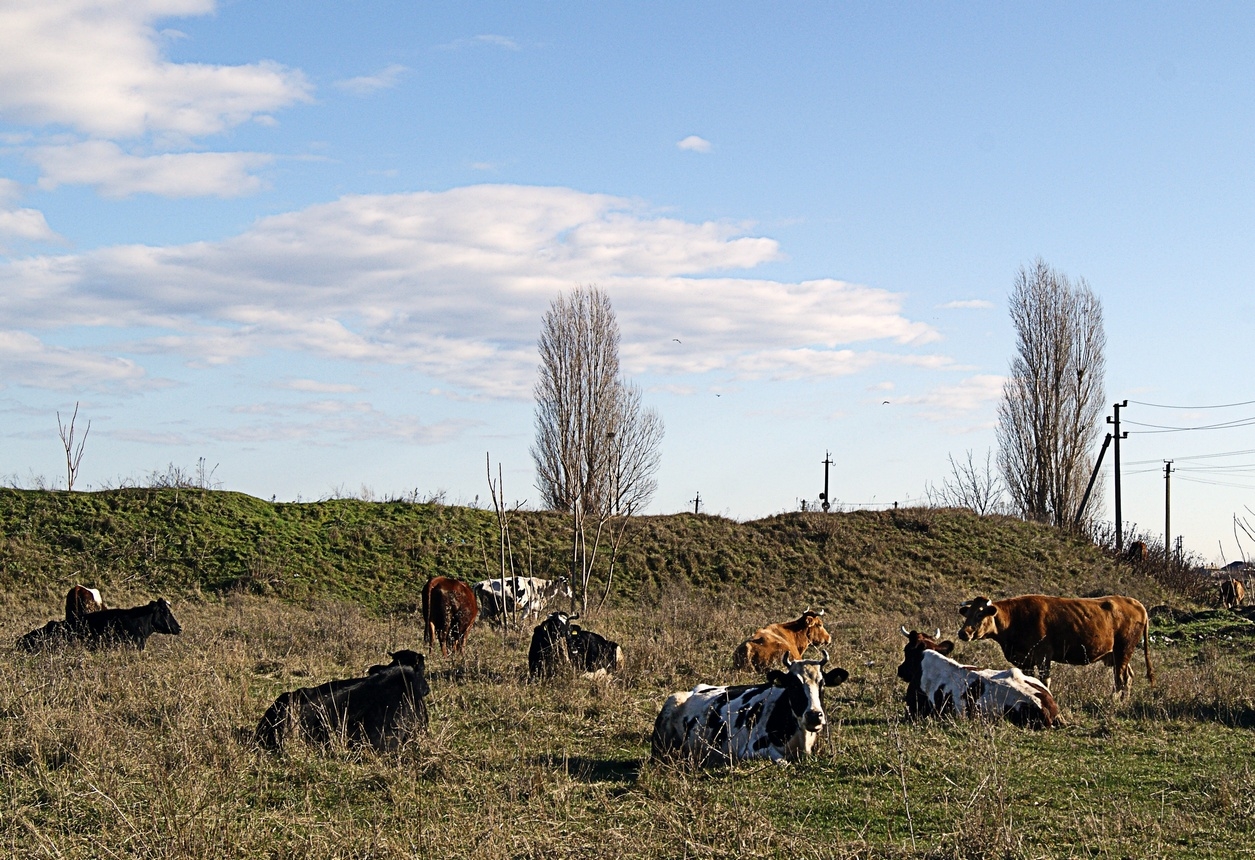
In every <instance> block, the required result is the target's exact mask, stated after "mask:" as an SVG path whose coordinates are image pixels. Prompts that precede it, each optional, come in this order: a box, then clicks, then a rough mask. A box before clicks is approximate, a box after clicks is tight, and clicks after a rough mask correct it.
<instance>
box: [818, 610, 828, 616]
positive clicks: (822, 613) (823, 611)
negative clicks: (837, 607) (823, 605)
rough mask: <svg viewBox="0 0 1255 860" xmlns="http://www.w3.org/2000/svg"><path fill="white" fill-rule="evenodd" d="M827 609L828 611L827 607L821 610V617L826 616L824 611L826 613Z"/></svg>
mask: <svg viewBox="0 0 1255 860" xmlns="http://www.w3.org/2000/svg"><path fill="white" fill-rule="evenodd" d="M827 611H828V610H827V609H821V610H819V617H820V618H823V617H824V613H825V612H827Z"/></svg>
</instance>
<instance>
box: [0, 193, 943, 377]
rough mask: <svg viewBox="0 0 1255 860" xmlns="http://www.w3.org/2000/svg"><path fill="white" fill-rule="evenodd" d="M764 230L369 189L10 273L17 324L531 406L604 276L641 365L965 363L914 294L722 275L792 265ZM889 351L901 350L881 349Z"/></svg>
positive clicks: (550, 200)
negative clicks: (943, 346) (210, 236)
mask: <svg viewBox="0 0 1255 860" xmlns="http://www.w3.org/2000/svg"><path fill="white" fill-rule="evenodd" d="M746 233H747V231H746V230H744V229H743V228H741V227H738V226H737V225H734V224H727V223H716V222H705V223H693V222H688V221H682V220H679V219H675V218H667V217H662V216H660V215H658V214H656V213H654V212H651V211H649V210H648V209H646V208H645V207H643V206H642V205H641V204H639V203H635V202H633V201H628V200H624V199H621V198H616V197H611V196H608V195H599V194H587V193H582V192H578V191H573V190H571V189H566V188H541V187H529V186H512V185H477V186H470V187H465V188H457V189H453V190H450V191H443V192H419V193H411V194H394V195H355V196H349V197H344V198H342V199H340V200H337V201H334V202H331V203H325V204H320V205H316V206H311V207H309V208H306V209H302V210H300V211H296V212H289V213H285V214H282V215H275V216H272V217H269V218H265V219H261V220H259V221H258V222H256V223H255V224H254V225H253V226H252V227H251V228H249V229H248V230H247V231H246V232H244V233H242V234H240V235H238V236H234V237H231V238H228V239H225V240H222V241H217V242H197V243H194V244H188V245H178V246H172V247H149V246H139V245H130V246H118V247H111V248H103V249H99V250H94V251H90V252H87V253H83V254H72V255H70V254H68V255H61V256H43V257H29V258H22V259H18V260H13V261H10V262H8V263H6V264H3V265H0V318H4V319H7V320H11V321H13V322H11V323H10V324H11V325H16V326H20V327H23V328H25V329H28V330H39V329H53V328H62V327H65V326H91V327H102V328H112V329H117V330H119V331H126V332H127V333H128V334H127V336H130V337H134V335H133V333H134V332H136V331H143V332H145V333H146V334H145V336H144V337H143V338H142V339H133V341H132V342H131V343H130V344H129V345H128V349H129V350H130V351H132V352H134V353H145V352H149V353H158V352H159V353H174V354H178V355H182V356H183V357H184V358H185V359H186V360H187V361H189V362H194V363H196V364H198V365H200V366H213V365H219V364H226V363H230V362H234V361H237V360H239V359H241V358H242V357H245V356H250V355H258V354H261V353H264V352H267V351H274V350H280V351H290V352H294V353H301V354H307V355H312V356H318V357H321V358H325V359H330V360H336V361H344V362H366V363H378V364H395V365H403V366H408V367H411V368H414V369H416V370H418V371H420V372H422V373H424V374H427V375H429V376H430V377H432V378H434V379H438V380H440V381H442V382H443V383H447V384H449V385H452V386H455V387H457V388H459V389H461V391H462V392H469V393H472V394H480V395H488V396H514V397H526V396H528V394H529V393H530V390H531V385H532V381H533V377H534V374H535V364H536V353H535V341H536V336H537V333H538V330H539V325H540V318H541V315H542V314H543V312H544V310H545V308H546V307H547V305H548V303H549V302H550V301H551V300H552V299H553V298H554V297H555V296H557V295H559V294H560V293H562V292H563V291H566V290H569V289H571V288H572V287H575V286H578V285H581V284H590V283H595V284H597V285H598V286H600V287H602V288H603V289H605V290H606V291H607V292H608V293H609V294H610V296H611V299H612V301H613V302H614V305H615V308H616V310H617V312H618V316H619V321H620V324H621V327H622V329H623V346H622V353H623V358H624V363H625V365H626V367H627V369H628V370H629V372H632V373H641V372H652V373H656V374H660V375H680V374H694V373H705V372H711V371H719V372H721V373H723V374H724V375H726V376H728V377H731V378H745V379H749V378H785V379H800V378H806V377H831V376H839V375H844V374H849V373H857V372H860V371H863V370H866V369H867V368H870V367H872V366H875V365H878V364H900V363H908V364H912V365H915V366H922V367H928V368H947V369H953V367H952V365H951V364H950V361H949V359H948V358H946V357H944V356H937V355H930V354H927V353H921V352H919V348H920V347H922V346H925V345H927V344H929V343H932V342H934V341H936V340H937V339H938V335H937V333H936V332H935V331H934V330H933V329H932V328H931V327H930V326H928V325H926V324H924V323H922V322H917V321H913V320H910V319H908V318H906V317H905V316H903V314H902V312H901V309H902V299H901V297H900V296H898V295H897V294H894V293H891V292H888V291H886V290H882V289H876V288H873V287H867V286H861V285H857V284H849V283H846V282H843V281H839V280H835V279H817V280H809V281H802V282H797V283H788V282H782V281H775V280H770V279H764V278H746V277H733V276H728V275H721V274H719V273H720V272H721V271H727V270H745V269H750V268H753V267H754V266H757V265H760V264H762V263H765V262H768V261H771V260H775V259H777V258H778V257H779V255H780V251H779V248H778V246H777V243H776V242H775V241H774V240H772V239H769V238H766V237H761V236H753V235H746ZM676 332H683V336H682V341H683V343H681V344H677V343H675V342H674V341H673V340H672V338H673V337H674V335H675V333H676ZM119 336H121V335H119ZM874 342H878V343H880V344H883V346H881V347H879V348H878V349H875V350H869V349H867V348H866V346H865V345H867V344H869V343H874ZM888 345H896V346H897V349H895V350H891V349H888V348H887V346H888Z"/></svg>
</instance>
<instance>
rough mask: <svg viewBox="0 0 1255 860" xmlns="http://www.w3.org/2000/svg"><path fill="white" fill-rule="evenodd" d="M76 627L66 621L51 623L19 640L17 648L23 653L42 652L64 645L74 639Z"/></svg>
mask: <svg viewBox="0 0 1255 860" xmlns="http://www.w3.org/2000/svg"><path fill="white" fill-rule="evenodd" d="M75 629H76V628H75V627H74V625H72V624H70V623H69V622H66V621H56V620H53V621H49V622H48V623H47V624H45V625H44V626H43V627H39V628H36V629H35V630H32V631H31V632H29V633H27V634H26V635H25V636H23V637H22V638H20V639H18V640H17V647H19V648H21V649H22V650H23V651H30V652H32V653H34V652H36V651H42V650H44V649H45V648H51V647H54V646H57V645H64V644H66V643H67V642H69V641H70V639H71V638H73V635H74V632H75Z"/></svg>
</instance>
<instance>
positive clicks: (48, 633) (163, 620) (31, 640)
mask: <svg viewBox="0 0 1255 860" xmlns="http://www.w3.org/2000/svg"><path fill="white" fill-rule="evenodd" d="M182 632H183V628H182V627H181V626H180V625H179V621H178V619H177V618H175V617H174V612H173V611H172V610H171V609H170V604H169V603H167V602H166V599H165V598H164V597H162V598H158V599H157V600H154V601H153V602H152V603H149V604H147V605H146V606H134V607H132V608H130V609H100V610H97V611H96V612H91V613H88V614H86V615H82V616H79V617H78V618H76V619H74V620H70V621H49V622H48V623H47V624H45V625H44V626H43V627H40V628H38V629H37V630H32V631H31V632H29V633H27V634H26V635H25V636H23V637H22V638H21V639H18V640H17V647H19V648H21V649H23V650H24V651H40V650H42V649H44V648H47V647H50V646H53V645H63V644H66V643H68V642H82V643H83V644H84V645H86V646H87V647H88V648H99V647H101V646H108V645H123V644H127V643H129V644H131V645H134V646H135V647H136V648H138V649H139V650H141V651H143V650H144V645H145V644H146V643H147V641H148V637H149V636H151V635H153V634H154V633H168V634H169V635H171V636H178V635H179V634H180V633H182Z"/></svg>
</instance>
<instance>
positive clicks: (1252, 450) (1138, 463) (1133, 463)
mask: <svg viewBox="0 0 1255 860" xmlns="http://www.w3.org/2000/svg"><path fill="white" fill-rule="evenodd" d="M1246 454H1255V448H1247V449H1246V450H1244V451H1218V452H1217V453H1215V454H1192V455H1190V456H1188V457H1177V458H1175V460H1174V461H1173V462H1177V463H1179V462H1181V461H1182V460H1212V459H1215V458H1216V457H1241V456H1245V455H1246ZM1158 462H1160V461H1159V460H1131V461H1130V462H1129V463H1128V465H1130V466H1145V465H1146V464H1147V463H1158Z"/></svg>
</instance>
